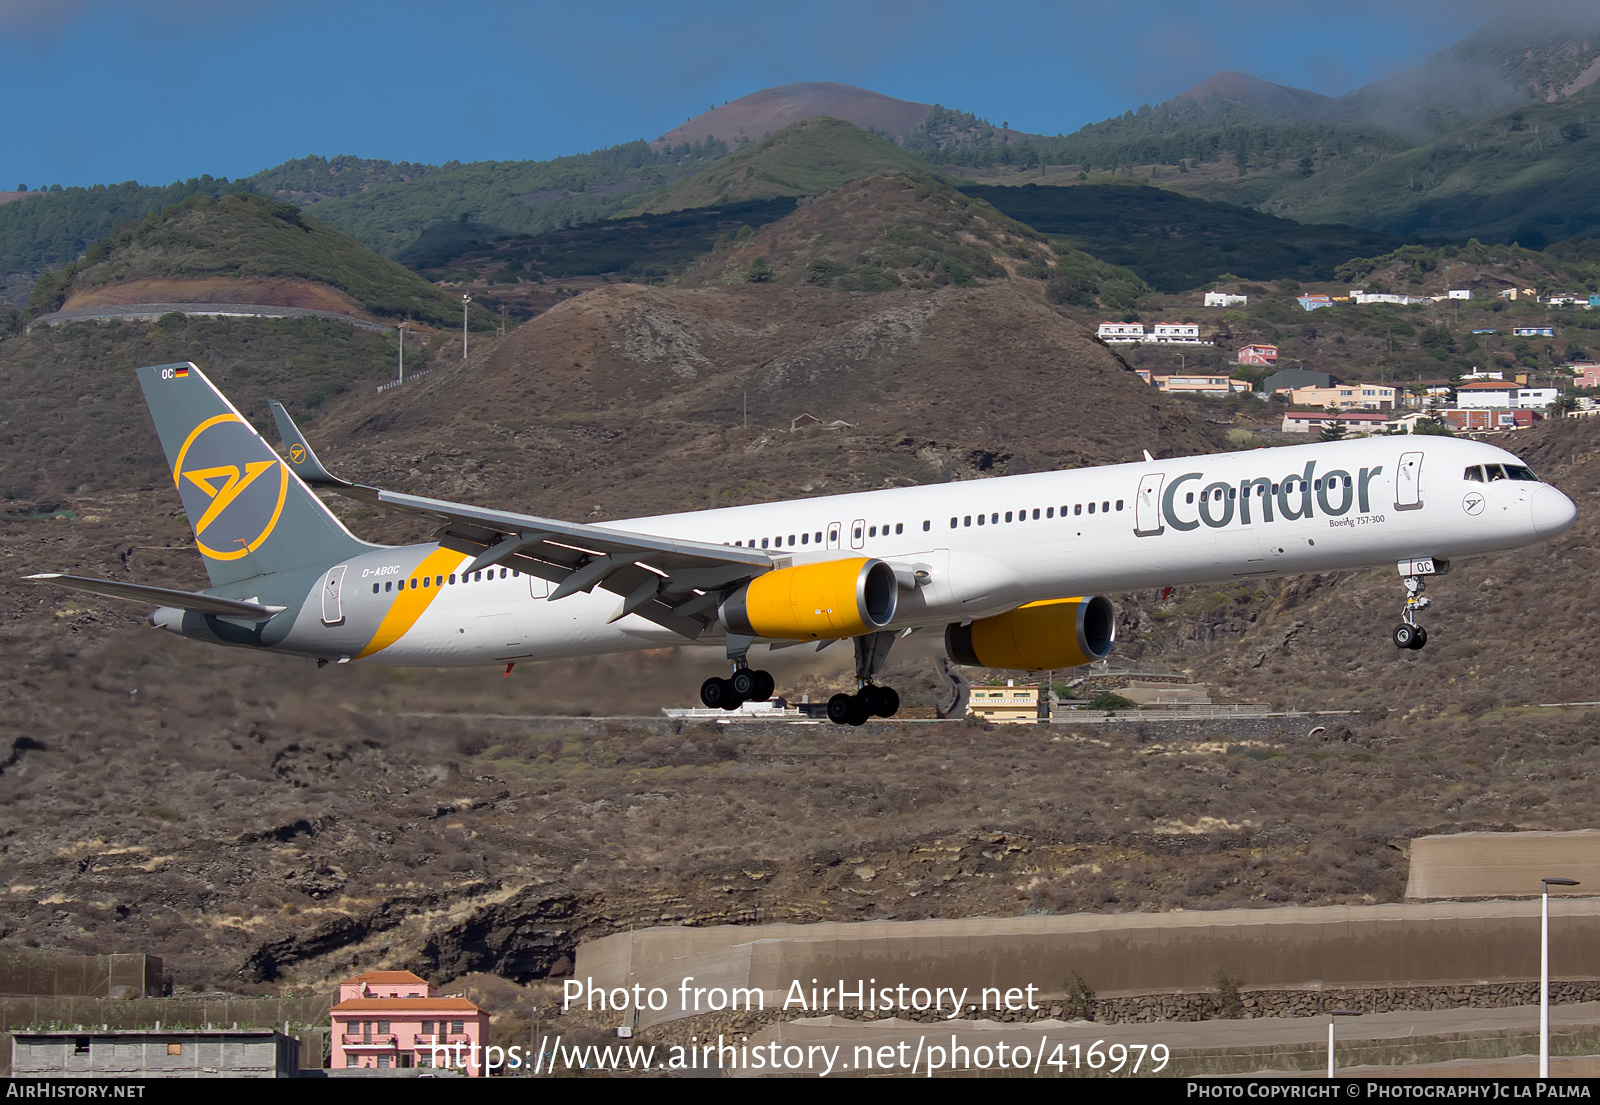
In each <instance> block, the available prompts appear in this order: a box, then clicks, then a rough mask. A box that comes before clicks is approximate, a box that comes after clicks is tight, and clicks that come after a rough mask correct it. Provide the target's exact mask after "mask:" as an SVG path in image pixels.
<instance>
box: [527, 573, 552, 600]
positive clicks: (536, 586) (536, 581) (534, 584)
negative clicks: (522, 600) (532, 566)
mask: <svg viewBox="0 0 1600 1105" xmlns="http://www.w3.org/2000/svg"><path fill="white" fill-rule="evenodd" d="M528 594H529V595H530V596H531V597H533V598H536V599H547V598H549V597H550V581H549V580H548V579H540V578H539V577H538V576H535V575H530V576H529V577H528Z"/></svg>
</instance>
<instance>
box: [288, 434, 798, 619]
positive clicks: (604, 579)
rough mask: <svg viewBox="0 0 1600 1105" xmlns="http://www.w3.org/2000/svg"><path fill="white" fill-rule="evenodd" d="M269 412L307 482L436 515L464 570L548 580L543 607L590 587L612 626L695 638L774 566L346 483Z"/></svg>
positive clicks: (694, 544)
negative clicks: (633, 621)
mask: <svg viewBox="0 0 1600 1105" xmlns="http://www.w3.org/2000/svg"><path fill="white" fill-rule="evenodd" d="M272 414H273V418H274V419H275V420H276V421H277V423H278V430H279V432H280V433H281V434H282V435H283V440H284V444H285V446H286V447H287V452H288V456H289V465H290V467H291V468H293V469H294V471H295V473H296V474H297V475H298V476H299V477H300V478H301V479H302V480H304V481H305V482H306V483H308V484H310V485H311V486H313V487H319V486H320V487H327V488H330V489H331V490H333V491H335V492H337V493H339V494H341V495H348V496H350V497H352V498H356V499H360V500H362V501H364V502H369V503H381V504H383V505H385V506H391V507H395V508H397V509H399V510H408V511H412V512H414V513H418V514H425V515H431V516H432V517H434V518H437V519H438V520H439V521H440V522H441V523H442V524H441V525H440V527H439V528H438V529H437V530H435V531H434V534H433V539H434V540H435V541H437V542H439V544H440V545H441V546H442V547H444V548H447V549H451V550H453V551H455V552H459V553H464V554H466V555H468V556H471V557H472V558H473V560H472V562H471V563H470V564H467V565H465V566H464V568H463V569H462V570H463V571H467V572H476V571H479V570H481V569H484V568H490V567H495V566H500V565H504V566H506V567H511V568H515V569H517V570H518V571H522V572H526V573H528V574H529V575H533V576H538V577H539V578H541V579H546V580H549V581H550V582H551V583H554V584H555V585H556V586H555V588H554V589H553V590H552V591H551V592H550V599H551V601H556V600H559V599H563V598H565V597H567V596H568V595H571V594H575V593H576V592H578V591H583V592H586V593H587V592H592V591H593V590H594V588H596V587H600V588H601V589H603V590H606V591H610V592H612V593H614V594H617V595H620V596H622V600H623V601H622V603H621V605H620V606H619V608H618V610H617V614H616V617H615V618H613V619H612V620H613V621H615V620H618V619H621V618H623V617H625V616H626V615H628V614H638V615H639V616H640V617H642V618H647V619H649V620H650V621H653V622H655V623H656V624H657V625H660V626H664V627H665V628H667V629H670V630H672V631H673V632H675V633H680V634H682V635H683V636H685V637H689V638H691V639H692V638H696V637H699V636H700V635H701V634H702V633H703V632H705V630H706V628H707V627H708V626H710V624H711V623H712V621H714V620H715V617H716V610H717V607H718V605H719V604H720V603H721V601H722V598H723V597H724V595H725V594H726V592H727V591H729V590H731V589H732V588H734V587H737V586H738V585H740V584H742V583H744V582H747V581H748V580H751V579H753V578H755V577H756V576H758V575H760V574H762V573H763V572H767V571H770V570H772V568H773V567H774V565H773V561H772V558H771V557H770V556H768V555H767V554H766V553H765V552H762V551H761V550H759V549H747V548H743V547H739V546H732V545H721V544H712V543H710V542H703V541H686V540H680V539H676V538H668V537H657V536H654V535H651V534H645V533H635V532H632V531H630V530H622V529H613V528H610V527H608V526H592V525H585V524H583V523H581V522H563V521H559V520H557V519H554V518H540V517H537V516H535V515H530V514H515V513H512V512H509V511H501V510H490V509H488V508H486V507H477V506H468V505H466V504H463V503H452V502H446V501H444V500H442V499H429V498H425V497H423V496H421V495H406V494H403V493H401V492H398V491H384V490H382V489H380V488H375V487H364V486H361V485H359V484H353V483H350V482H348V481H346V480H342V479H339V478H338V477H337V476H334V475H333V474H332V473H330V472H329V471H328V470H327V469H326V468H324V467H323V466H322V463H321V462H320V461H318V460H317V457H316V454H315V453H314V452H313V451H312V449H311V446H310V445H309V444H308V443H307V442H306V440H305V436H304V435H303V434H301V432H300V430H299V428H298V427H297V426H295V424H294V421H293V419H291V418H290V417H289V413H288V412H287V411H286V410H284V409H283V405H282V404H280V403H273V404H272Z"/></svg>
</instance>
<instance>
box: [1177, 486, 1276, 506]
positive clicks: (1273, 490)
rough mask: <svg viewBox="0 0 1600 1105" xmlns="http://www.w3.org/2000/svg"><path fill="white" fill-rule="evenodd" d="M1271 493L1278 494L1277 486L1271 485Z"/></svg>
mask: <svg viewBox="0 0 1600 1105" xmlns="http://www.w3.org/2000/svg"><path fill="white" fill-rule="evenodd" d="M1272 493H1273V494H1274V495H1276V494H1277V493H1278V485H1277V484H1273V485H1272ZM1190 501H1191V502H1192V501H1193V499H1192V498H1191V499H1190Z"/></svg>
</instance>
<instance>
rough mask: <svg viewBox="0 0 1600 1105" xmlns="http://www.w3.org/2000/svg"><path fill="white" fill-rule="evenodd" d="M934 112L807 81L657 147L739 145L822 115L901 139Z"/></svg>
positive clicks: (731, 107) (737, 105)
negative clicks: (709, 140)
mask: <svg viewBox="0 0 1600 1105" xmlns="http://www.w3.org/2000/svg"><path fill="white" fill-rule="evenodd" d="M932 110H933V105H932V104H919V103H912V102H911V101H909V100H896V99H894V98H893V97H892V96H885V95H883V94H882V93H881V92H871V91H869V90H867V89H865V88H856V87H855V86H853V85H848V84H835V83H834V82H832V81H802V82H799V83H797V84H784V85H779V86H778V87H776V88H763V89H762V90H761V91H760V92H752V93H750V95H748V96H740V97H739V98H738V99H737V100H733V101H731V102H729V103H726V104H723V105H722V106H721V107H714V108H712V109H711V110H710V111H707V112H705V113H704V114H703V115H697V116H695V117H694V118H693V119H690V120H689V121H688V122H686V123H684V124H683V126H681V127H674V128H673V129H672V130H669V131H668V132H667V133H666V134H663V135H662V136H661V137H660V138H658V139H656V141H655V143H654V144H655V145H657V146H678V145H682V144H683V143H685V142H704V141H705V140H706V138H708V137H711V138H720V139H722V141H724V142H726V143H728V145H730V146H737V145H738V144H739V142H740V140H741V139H750V140H751V141H758V140H760V139H762V138H764V137H766V136H767V135H768V134H774V133H776V132H778V131H780V130H782V129H783V128H784V127H788V126H793V125H794V124H795V123H798V122H801V121H802V120H805V119H815V118H816V117H817V116H819V115H827V116H831V117H833V118H835V119H844V120H846V121H848V122H851V123H854V124H855V125H856V126H858V127H860V128H861V129H862V130H874V131H881V132H883V133H884V134H888V135H891V136H893V137H894V138H896V139H900V138H904V137H905V136H906V135H907V134H909V133H910V132H911V131H913V130H915V129H916V128H917V127H918V126H919V125H921V123H922V121H923V120H924V119H926V118H927V117H928V113H929V112H930V111H932Z"/></svg>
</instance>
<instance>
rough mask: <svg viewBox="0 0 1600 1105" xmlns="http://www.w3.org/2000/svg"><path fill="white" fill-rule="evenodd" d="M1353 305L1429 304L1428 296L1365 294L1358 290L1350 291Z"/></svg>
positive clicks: (1387, 293) (1352, 289)
mask: <svg viewBox="0 0 1600 1105" xmlns="http://www.w3.org/2000/svg"><path fill="white" fill-rule="evenodd" d="M1350 301H1351V302H1352V303H1361V304H1365V303H1398V304H1400V305H1401V306H1407V305H1409V304H1412V303H1427V302H1429V300H1428V297H1427V296H1421V295H1395V294H1394V293H1393V292H1364V291H1361V290H1359V289H1357V288H1351V289H1350Z"/></svg>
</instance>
